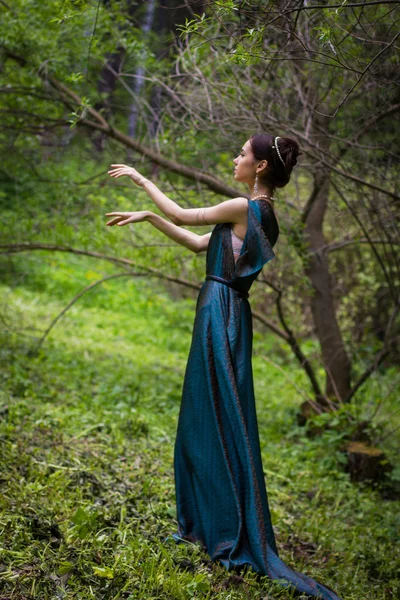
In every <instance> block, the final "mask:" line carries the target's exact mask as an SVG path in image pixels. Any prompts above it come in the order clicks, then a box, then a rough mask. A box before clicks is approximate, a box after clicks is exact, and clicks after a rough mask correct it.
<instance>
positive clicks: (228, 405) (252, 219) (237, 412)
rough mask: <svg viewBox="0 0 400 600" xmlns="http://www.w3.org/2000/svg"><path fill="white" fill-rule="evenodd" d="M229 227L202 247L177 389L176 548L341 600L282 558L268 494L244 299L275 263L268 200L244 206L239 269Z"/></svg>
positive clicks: (248, 316)
mask: <svg viewBox="0 0 400 600" xmlns="http://www.w3.org/2000/svg"><path fill="white" fill-rule="evenodd" d="M231 227H232V224H230V223H223V224H218V225H216V226H215V228H214V229H213V231H212V235H211V238H210V241H209V245H208V249H207V259H206V274H207V275H214V276H217V277H219V278H223V279H224V280H226V281H227V282H228V283H229V285H225V284H224V283H221V282H220V281H215V280H212V279H211V280H206V281H205V282H204V283H203V285H202V288H201V290H200V293H199V296H198V299H197V304H196V315H195V321H194V328H193V337H192V343H191V347H190V352H189V358H188V362H187V367H186V372H185V378H184V383H183V391H182V401H181V406H180V412H179V419H178V426H177V435H176V441H175V448H174V472H175V491H176V504H177V520H178V533H175V534H173V538H174V539H175V541H177V542H181V541H184V540H187V541H191V542H197V541H199V542H201V543H202V545H203V546H204V548H205V549H206V551H207V552H208V554H209V556H210V558H211V559H212V560H213V561H220V562H221V563H222V564H223V565H224V566H225V567H226V569H227V570H232V569H238V568H240V567H241V566H245V565H249V566H250V567H251V568H252V569H253V570H254V571H256V572H258V573H261V574H263V575H267V576H268V577H269V578H270V579H272V580H277V581H279V583H280V584H281V585H282V586H283V587H285V588H289V589H292V590H293V589H294V591H295V592H302V593H305V594H309V596H310V597H311V598H322V599H324V600H340V599H339V597H338V596H337V595H336V594H335V593H334V592H333V591H332V590H331V589H330V588H328V587H327V586H324V585H322V584H320V583H318V582H317V581H315V580H314V579H311V578H310V577H306V576H305V575H303V574H301V573H298V572H296V571H294V570H292V569H291V568H290V567H288V566H287V565H286V564H285V563H284V562H283V561H282V560H281V559H280V558H279V555H278V549H277V546H276V541H275V536H274V531H273V527H272V523H271V515H270V510H269V505H268V497H267V490H266V486H265V480H264V474H263V467H262V460H261V452H260V442H259V432H258V424H257V416H256V407H255V398H254V387H253V372H252V363H251V355H252V341H253V328H252V315H251V310H250V305H249V302H248V300H247V298H246V296H247V294H248V291H249V289H250V287H251V285H252V283H253V281H254V280H255V278H256V277H257V275H258V274H259V273H260V271H261V269H262V267H263V265H264V264H265V263H267V262H269V261H270V260H272V259H273V258H274V257H275V253H274V251H273V246H274V245H275V243H276V240H277V238H278V235H279V226H278V223H277V220H276V217H275V215H274V213H273V210H272V208H271V206H270V204H269V203H268V202H267V201H266V200H262V199H260V200H249V201H248V227H247V232H246V236H245V238H244V241H243V245H242V248H241V252H240V256H239V258H238V260H237V262H236V264H235V261H234V256H233V248H232V238H231Z"/></svg>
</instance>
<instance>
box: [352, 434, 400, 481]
mask: <svg viewBox="0 0 400 600" xmlns="http://www.w3.org/2000/svg"><path fill="white" fill-rule="evenodd" d="M345 450H346V452H347V458H348V461H347V465H346V467H347V468H346V470H347V471H348V472H349V473H350V479H351V481H370V482H372V483H379V482H381V481H383V480H384V479H385V476H386V474H387V473H389V472H390V471H391V470H392V468H393V467H392V466H391V465H390V463H389V461H388V459H387V458H386V455H385V453H384V452H383V451H382V450H380V449H379V448H375V447H374V446H369V445H368V444H367V443H366V442H364V441H351V442H349V443H348V444H347V446H346V448H345Z"/></svg>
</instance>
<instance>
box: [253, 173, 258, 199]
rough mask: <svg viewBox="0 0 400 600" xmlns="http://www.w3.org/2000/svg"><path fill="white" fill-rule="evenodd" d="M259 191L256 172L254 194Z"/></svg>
mask: <svg viewBox="0 0 400 600" xmlns="http://www.w3.org/2000/svg"><path fill="white" fill-rule="evenodd" d="M257 193H258V173H257V174H256V178H255V181H254V188H253V194H257Z"/></svg>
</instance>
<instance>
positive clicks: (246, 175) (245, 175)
mask: <svg viewBox="0 0 400 600" xmlns="http://www.w3.org/2000/svg"><path fill="white" fill-rule="evenodd" d="M233 162H234V164H235V172H234V173H235V174H234V177H235V179H236V181H240V182H242V183H248V184H250V185H252V184H253V183H254V179H255V177H256V168H257V161H256V160H255V158H254V154H253V150H252V148H251V144H250V140H247V142H246V143H245V145H244V146H243V148H242V149H241V151H240V154H239V156H237V157H236V158H234V159H233Z"/></svg>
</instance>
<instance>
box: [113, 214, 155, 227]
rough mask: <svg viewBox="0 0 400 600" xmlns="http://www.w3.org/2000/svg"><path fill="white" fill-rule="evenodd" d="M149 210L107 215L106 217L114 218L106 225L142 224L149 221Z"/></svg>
mask: <svg viewBox="0 0 400 600" xmlns="http://www.w3.org/2000/svg"><path fill="white" fill-rule="evenodd" d="M150 214H151V213H150V211H148V210H138V211H136V212H112V213H106V217H114V219H111V221H108V223H106V225H109V226H111V225H128V223H140V222H141V221H147V219H148V217H149V216H150Z"/></svg>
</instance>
